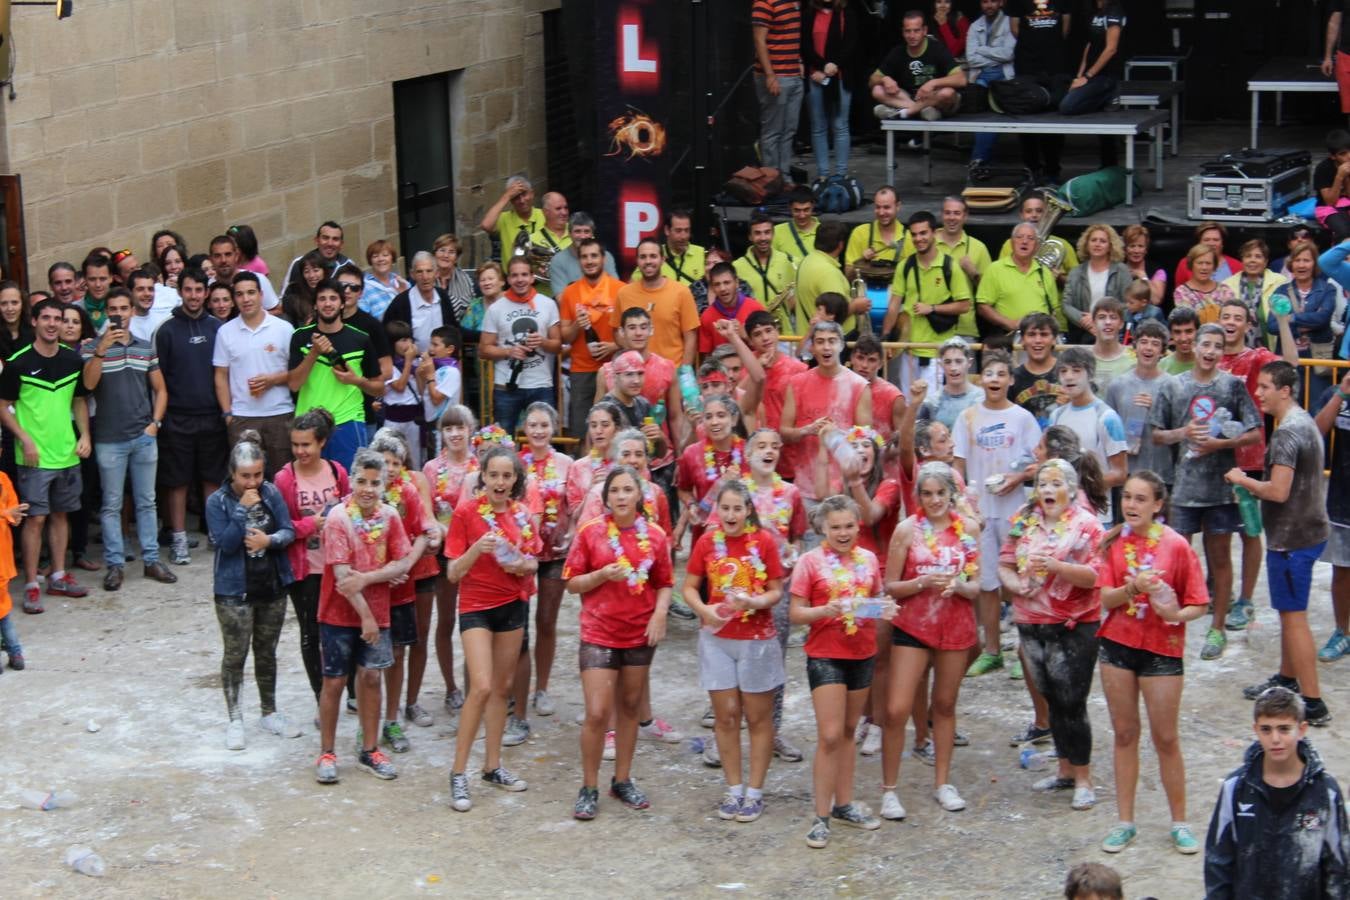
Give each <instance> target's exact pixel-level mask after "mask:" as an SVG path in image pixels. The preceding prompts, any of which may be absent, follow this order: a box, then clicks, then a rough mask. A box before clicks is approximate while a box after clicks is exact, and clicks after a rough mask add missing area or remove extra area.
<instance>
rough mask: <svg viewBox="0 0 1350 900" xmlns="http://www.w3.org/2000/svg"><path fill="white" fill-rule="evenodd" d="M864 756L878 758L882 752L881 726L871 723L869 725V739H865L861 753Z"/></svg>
mask: <svg viewBox="0 0 1350 900" xmlns="http://www.w3.org/2000/svg"><path fill="white" fill-rule="evenodd" d="M859 752H860V753H862V755H863V756H876V755H877V754H878V753H880V752H881V726H880V725H876V724H873V723H871V722H869V723H868V724H867V737H865V738H863V742H862V749H861V750H860V751H859Z"/></svg>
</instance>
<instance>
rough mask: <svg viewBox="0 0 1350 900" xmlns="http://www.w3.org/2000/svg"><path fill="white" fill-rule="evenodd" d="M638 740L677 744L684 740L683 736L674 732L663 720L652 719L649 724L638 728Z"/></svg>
mask: <svg viewBox="0 0 1350 900" xmlns="http://www.w3.org/2000/svg"><path fill="white" fill-rule="evenodd" d="M638 740H640V741H660V742H661V743H663V744H678V743H679V742H680V741H682V740H684V735H683V734H682V733H681V732H678V731H676V730H675V729H674V727H672V726H671V724H670V723H669V722H667V721H666V720H665V719H652V721H651V724H649V725H639V726H638Z"/></svg>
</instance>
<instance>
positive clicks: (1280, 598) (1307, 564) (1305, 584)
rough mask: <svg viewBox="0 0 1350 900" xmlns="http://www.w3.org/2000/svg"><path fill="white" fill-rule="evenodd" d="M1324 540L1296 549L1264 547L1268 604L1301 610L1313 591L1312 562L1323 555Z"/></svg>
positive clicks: (1284, 608) (1286, 609) (1277, 608)
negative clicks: (1265, 549)
mask: <svg viewBox="0 0 1350 900" xmlns="http://www.w3.org/2000/svg"><path fill="white" fill-rule="evenodd" d="M1326 545H1327V542H1326V541H1323V542H1322V543H1320V544H1314V545H1313V546H1311V547H1302V548H1300V549H1298V550H1267V551H1266V583H1267V584H1269V585H1270V605H1271V607H1273V608H1274V609H1276V610H1278V611H1280V612H1304V611H1306V610H1307V609H1308V595H1309V594H1310V593H1311V592H1312V573H1313V563H1315V562H1317V559H1318V557H1320V556H1321V555H1322V550H1323V549H1324V548H1325V547H1326Z"/></svg>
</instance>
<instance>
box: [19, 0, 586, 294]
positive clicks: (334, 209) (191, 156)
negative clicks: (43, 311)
mask: <svg viewBox="0 0 1350 900" xmlns="http://www.w3.org/2000/svg"><path fill="white" fill-rule="evenodd" d="M559 3H560V0H422V2H419V0H80V2H79V3H78V4H77V6H76V12H75V15H74V16H73V17H72V18H69V19H65V20H63V21H60V22H58V21H56V18H55V16H54V15H53V13H52V11H51V10H50V9H46V8H23V7H16V8H15V10H14V14H13V35H14V46H15V52H16V55H17V64H16V71H15V78H14V83H15V90H16V91H17V94H18V96H17V99H15V100H13V101H10V100H8V99H5V100H0V109H2V110H3V112H0V133H2V134H3V139H2V140H0V170H3V171H4V172H7V173H13V174H18V175H20V176H21V177H22V183H23V198H24V214H25V219H26V228H25V231H26V235H27V241H28V259H29V265H30V272H31V273H32V280H33V285H32V286H34V287H37V286H43V287H45V270H46V267H47V265H48V264H50V263H51V262H53V261H55V260H58V259H69V260H71V261H73V262H76V263H78V262H79V260H80V259H81V258H82V257H83V255H84V253H85V252H86V251H87V250H88V248H89V247H91V246H93V245H96V244H107V245H108V246H111V247H112V248H114V249H117V248H120V247H124V246H127V247H131V248H132V249H134V250H135V251H136V252H137V253H138V255H140V257H141V259H142V260H144V259H145V254H146V253H147V250H146V248H147V246H148V243H149V238H150V235H151V234H152V233H153V232H154V231H155V230H157V229H158V228H161V227H170V228H174V229H176V230H178V231H179V232H180V233H182V234H183V235H184V237H185V239H186V240H187V241H188V243H189V248H190V249H191V250H192V251H193V252H200V251H204V250H205V249H206V242H207V241H208V240H209V239H210V238H211V236H213V235H215V234H217V233H219V232H221V231H223V230H224V229H225V227H226V226H228V225H230V224H232V223H237V222H246V223H248V224H250V225H252V226H253V228H254V230H255V231H256V232H257V233H258V236H259V240H260V243H261V244H262V252H263V255H264V257H265V258H266V260H267V262H268V263H269V265H270V266H271V267H272V269H273V270H274V272H275V271H276V270H278V269H281V268H282V267H283V266H284V265H285V264H286V263H287V262H289V260H290V259H291V258H292V257H293V256H294V255H296V254H297V253H300V252H303V251H305V250H306V249H309V248H310V247H312V246H313V234H314V230H315V228H316V226H317V225H318V223H319V222H321V221H323V220H324V219H329V218H332V219H335V220H337V221H339V222H341V223H343V225H344V226H345V227H346V230H347V244H346V249H347V252H348V253H349V254H350V255H352V256H353V257H360V256H361V255H362V254H363V252H364V248H365V246H366V244H367V243H368V242H370V241H372V240H375V239H376V238H390V239H394V240H397V237H398V222H397V216H396V213H395V206H394V204H395V181H396V172H395V154H394V117H393V88H392V83H393V82H394V81H397V80H401V79H406V78H415V77H418V76H422V75H428V74H432V73H436V72H445V71H453V70H462V72H463V75H462V77H461V78H460V79H459V88H458V91H459V95H458V102H457V103H456V104H455V108H456V112H457V113H458V115H457V116H456V119H455V121H454V126H453V132H454V149H453V155H454V163H455V184H456V199H455V211H456V216H457V219H458V229H457V230H458V231H459V233H460V235H461V237H463V236H473V235H475V234H476V233H477V231H478V229H477V222H478V220H479V218H480V217H481V214H482V211H483V209H484V208H485V207H486V206H487V205H488V204H490V203H491V202H493V201H494V200H495V199H496V198H497V196H499V193H500V191H501V188H502V183H503V180H504V178H505V177H506V176H507V175H509V174H511V173H514V172H518V171H532V172H535V173H539V174H542V173H543V172H544V171H545V168H546V156H545V149H544V119H543V109H544V100H543V90H542V85H543V77H542V66H543V59H542V56H543V41H542V37H541V17H540V15H539V13H540V12H542V11H544V10H547V9H554V8H557V7H558V5H559ZM540 180H542V179H540ZM471 246H472V245H471ZM400 249H404V248H400ZM406 249H409V250H416V249H419V248H406Z"/></svg>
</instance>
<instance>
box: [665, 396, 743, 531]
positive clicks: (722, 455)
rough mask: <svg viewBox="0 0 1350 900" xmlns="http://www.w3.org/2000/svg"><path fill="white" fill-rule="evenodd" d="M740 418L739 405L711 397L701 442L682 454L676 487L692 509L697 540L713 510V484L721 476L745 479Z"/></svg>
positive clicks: (682, 502) (707, 404) (705, 412)
mask: <svg viewBox="0 0 1350 900" xmlns="http://www.w3.org/2000/svg"><path fill="white" fill-rule="evenodd" d="M740 420H741V410H740V407H738V406H737V405H736V401H735V400H733V399H731V398H730V397H727V396H713V397H709V398H708V399H707V400H706V401H705V403H704V406H703V430H704V432H705V433H706V434H707V437H705V438H704V439H703V440H701V441H697V442H695V443H693V444H690V445H689V446H688V447H686V448H685V449H684V452H683V453H681V454H680V460H679V463H678V466H677V468H676V470H675V487H676V488H678V490H679V493H680V503H681V505H683V506H684V507H685V508H686V509H687V510H689V516H690V522H691V524H692V528H691V533H692V538H693V540H694V541H697V540H698V539H699V537H700V536H701V535H702V534H703V523H704V521H705V520H706V519H707V518H708V513H709V512H711V510H712V498H711V495H712V493H713V490H714V487H715V485H716V484H717V482H718V481H719V480H721V479H722V478H736V479H740V478H744V477H745V475H746V473H747V472H748V471H749V468H748V467H747V465H746V463H745V439H744V438H742V437H741V436H740V435H738V434H736V425H737V424H738V423H739V422H740Z"/></svg>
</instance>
